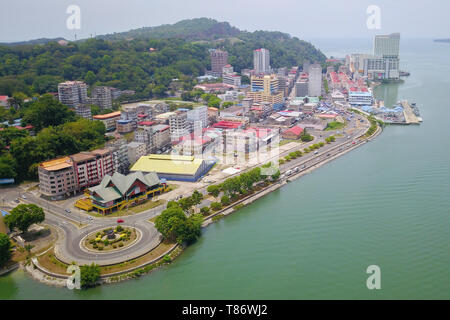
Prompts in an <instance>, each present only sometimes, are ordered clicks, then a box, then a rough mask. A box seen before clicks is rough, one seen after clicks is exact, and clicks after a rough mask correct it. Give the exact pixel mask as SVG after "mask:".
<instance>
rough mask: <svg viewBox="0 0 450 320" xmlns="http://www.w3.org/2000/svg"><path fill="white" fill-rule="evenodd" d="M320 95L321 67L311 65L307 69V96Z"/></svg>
mask: <svg viewBox="0 0 450 320" xmlns="http://www.w3.org/2000/svg"><path fill="white" fill-rule="evenodd" d="M321 94H322V67H321V66H320V64H316V63H315V64H312V65H311V66H310V67H309V81H308V96H310V97H318V96H320V95H321Z"/></svg>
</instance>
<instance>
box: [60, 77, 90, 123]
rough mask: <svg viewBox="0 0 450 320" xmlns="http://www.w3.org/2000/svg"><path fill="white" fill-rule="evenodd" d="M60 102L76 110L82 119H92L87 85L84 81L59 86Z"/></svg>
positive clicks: (69, 82)
mask: <svg viewBox="0 0 450 320" xmlns="http://www.w3.org/2000/svg"><path fill="white" fill-rule="evenodd" d="M58 97H59V101H60V102H61V103H62V104H65V105H66V106H69V107H72V108H74V109H75V113H76V114H77V115H79V116H80V117H83V118H87V119H90V118H91V108H90V107H88V104H89V103H90V100H89V98H88V96H87V85H86V84H85V83H84V82H82V81H66V82H62V83H59V84H58Z"/></svg>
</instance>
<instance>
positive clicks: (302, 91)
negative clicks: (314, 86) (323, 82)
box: [295, 79, 308, 97]
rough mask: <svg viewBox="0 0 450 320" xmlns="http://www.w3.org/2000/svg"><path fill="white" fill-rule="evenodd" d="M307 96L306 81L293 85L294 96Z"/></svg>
mask: <svg viewBox="0 0 450 320" xmlns="http://www.w3.org/2000/svg"><path fill="white" fill-rule="evenodd" d="M307 95H308V80H304V79H302V80H299V81H298V82H296V83H295V96H296V97H306V96H307Z"/></svg>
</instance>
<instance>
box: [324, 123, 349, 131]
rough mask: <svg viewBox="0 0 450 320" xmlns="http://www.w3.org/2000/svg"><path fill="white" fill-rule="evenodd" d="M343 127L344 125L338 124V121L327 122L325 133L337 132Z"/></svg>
mask: <svg viewBox="0 0 450 320" xmlns="http://www.w3.org/2000/svg"><path fill="white" fill-rule="evenodd" d="M344 127H345V123H343V122H339V121H332V122H329V123H328V125H327V127H326V128H325V131H331V130H339V129H342V128H344Z"/></svg>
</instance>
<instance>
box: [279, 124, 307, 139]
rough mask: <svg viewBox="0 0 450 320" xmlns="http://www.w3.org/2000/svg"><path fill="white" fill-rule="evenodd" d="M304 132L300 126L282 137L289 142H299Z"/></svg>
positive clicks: (289, 130)
mask: <svg viewBox="0 0 450 320" xmlns="http://www.w3.org/2000/svg"><path fill="white" fill-rule="evenodd" d="M302 132H303V128H301V127H299V126H293V127H292V128H289V129H287V130H285V131H283V132H282V133H281V137H282V138H283V139H287V140H298V139H300V136H301V134H302Z"/></svg>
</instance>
